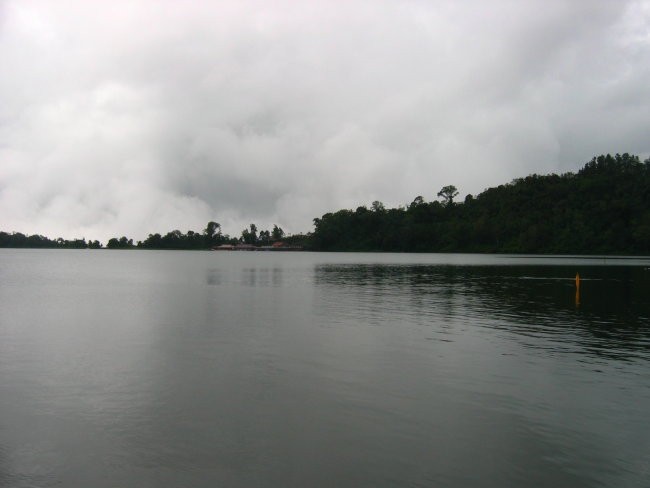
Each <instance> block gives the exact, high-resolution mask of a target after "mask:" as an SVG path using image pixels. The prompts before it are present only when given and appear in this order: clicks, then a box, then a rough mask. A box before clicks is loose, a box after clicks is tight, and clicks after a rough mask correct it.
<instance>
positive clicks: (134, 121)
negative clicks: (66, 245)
mask: <svg viewBox="0 0 650 488" xmlns="http://www.w3.org/2000/svg"><path fill="white" fill-rule="evenodd" d="M648 5H649V2H647V1H641V2H638V1H637V2H635V1H629V2H608V1H597V2H593V1H589V2H563V1H552V2H548V1H541V0H540V1H534V0H531V1H524V2H506V1H503V2H479V1H476V2H436V3H428V2H418V1H411V2H388V1H387V2H365V1H353V2H345V3H337V2H325V1H323V2H312V3H307V2H300V3H298V2H288V1H287V2H281V3H279V4H274V6H273V7H271V6H270V4H268V3H266V2H221V3H218V4H210V3H207V4H206V3H203V2H183V3H182V4H180V3H178V2H172V1H168V2H148V1H141V2H110V3H94V2H93V3H92V4H91V3H90V2H81V1H78V2H77V1H67V2H63V6H61V4H60V3H58V2H57V4H56V5H54V4H51V3H41V2H31V1H9V2H5V3H4V4H3V10H2V17H3V20H2V24H1V27H0V29H1V30H0V66H1V67H2V69H3V72H4V73H7V76H2V77H0V101H1V102H2V103H0V165H1V166H0V208H2V215H1V216H0V228H2V229H3V230H18V231H23V232H42V233H48V234H50V235H52V236H57V235H65V236H67V237H75V236H82V235H83V236H86V237H92V238H101V239H106V238H107V237H109V236H112V235H117V234H127V235H130V236H132V237H134V238H136V239H138V238H143V237H145V236H146V235H147V234H148V233H151V232H164V231H167V230H171V229H175V228H179V229H181V230H187V229H188V228H191V229H195V230H198V229H201V228H202V226H203V225H204V224H205V222H206V221H207V220H209V219H216V220H218V221H219V222H221V223H222V224H223V225H224V227H225V229H224V230H225V231H227V232H229V233H231V234H237V233H238V232H239V231H240V230H241V229H242V228H243V227H244V226H246V225H247V224H248V223H250V222H257V223H258V224H259V225H260V226H261V227H269V226H270V225H272V224H273V223H278V224H280V225H282V226H283V227H284V228H285V229H288V230H291V231H304V230H309V229H310V228H311V220H312V218H314V217H318V216H320V215H321V214H322V213H324V212H326V211H330V210H334V209H338V208H341V207H355V206H357V205H359V204H364V203H365V204H367V203H369V202H371V201H372V200H375V199H379V200H383V201H384V202H386V204H388V205H397V204H403V203H406V202H408V201H410V200H411V199H412V198H413V197H414V196H416V195H424V196H425V197H427V198H429V199H432V198H434V196H435V194H436V193H437V191H438V190H439V188H440V187H441V186H443V185H445V184H451V183H453V184H455V185H456V186H457V187H459V188H460V189H461V191H462V192H463V193H477V192H480V191H481V190H483V189H484V188H486V187H488V186H492V185H495V184H500V183H503V182H506V181H509V180H511V179H512V178H515V177H519V176H523V175H526V174H529V173H531V172H537V173H545V172H549V171H567V170H573V169H576V167H577V166H579V165H580V164H582V163H583V162H585V161H586V160H588V159H589V158H590V157H591V156H592V155H594V154H597V153H601V152H617V151H630V152H635V153H638V154H641V155H642V156H647V155H648V154H650V146H649V144H650V143H649V142H648V140H647V135H646V134H645V129H646V128H647V127H648V121H649V120H648V119H649V118H650V116H649V115H648V114H650V107H649V105H650V95H649V89H648V88H647V87H648V86H650V83H649V82H650V79H649V78H650V76H649V73H650V68H649V67H650V59H649V56H650V49H649V48H650V36H648V31H647V25H648V22H647V21H648V20H650V13H649V12H650V7H648Z"/></svg>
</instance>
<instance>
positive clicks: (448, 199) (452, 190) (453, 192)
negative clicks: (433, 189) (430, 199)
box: [438, 185, 458, 206]
mask: <svg viewBox="0 0 650 488" xmlns="http://www.w3.org/2000/svg"><path fill="white" fill-rule="evenodd" d="M438 196H439V197H441V198H442V200H443V202H442V204H443V205H445V206H447V205H453V203H454V198H456V197H457V196H458V190H457V189H456V187H455V186H454V185H447V186H443V187H442V189H441V190H440V191H439V192H438Z"/></svg>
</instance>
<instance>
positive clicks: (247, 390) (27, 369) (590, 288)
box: [0, 249, 650, 487]
mask: <svg viewBox="0 0 650 488" xmlns="http://www.w3.org/2000/svg"><path fill="white" fill-rule="evenodd" d="M649 267H650V260H647V259H641V258H639V259H611V258H606V259H604V258H590V259H580V258H546V257H544V258H541V257H512V256H485V255H483V256H478V255H409V254H399V255H395V254H319V253H214V252H212V253H211V252H173V251H163V252H155V251H106V250H101V251H88V250H83V251H64V250H56V251H49V250H4V249H3V250H0V486H3V487H4V486H7V487H32V486H39V487H49V486H66V487H85V486H95V487H113V486H133V487H136V486H137V487H142V486H152V487H153V486H156V487H160V486H169V487H177V486H242V487H251V486H296V487H298V486H300V487H304V486H350V487H358V486H368V487H370V486H373V487H383V486H454V487H455V486H476V485H480V486H494V487H503V486H528V487H541V486H579V487H600V486H603V487H606V486H626V487H627V486H639V487H641V486H646V485H647V484H648V480H650V456H649V455H648V453H650V424H648V422H647V412H648V411H650V382H649V381H648V379H649V378H650V300H648V296H650V270H648V268H649ZM576 272H579V273H580V276H581V278H582V281H581V286H580V294H579V296H577V295H576V289H575V284H574V277H575V274H576Z"/></svg>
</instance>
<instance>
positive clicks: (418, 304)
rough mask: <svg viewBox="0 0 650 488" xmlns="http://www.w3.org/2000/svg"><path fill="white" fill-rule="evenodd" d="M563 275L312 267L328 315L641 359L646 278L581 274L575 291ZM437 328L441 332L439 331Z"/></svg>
mask: <svg viewBox="0 0 650 488" xmlns="http://www.w3.org/2000/svg"><path fill="white" fill-rule="evenodd" d="M573 273H574V272H573V270H572V269H571V268H567V267H554V266H546V267H526V266H509V267H499V266H464V267H463V266H426V265H415V266H408V265H407V266H403V265H400V266H392V265H378V264H370V265H329V264H325V265H319V266H317V267H316V269H315V280H314V281H315V283H316V284H317V285H320V286H322V287H326V288H327V290H328V293H327V294H326V296H327V297H328V300H331V302H332V304H333V307H332V310H330V311H328V313H334V314H336V313H337V311H338V312H339V313H346V312H347V311H349V310H350V308H348V307H346V306H341V304H342V303H345V302H353V303H354V307H353V309H354V310H355V313H359V314H361V315H362V316H366V317H368V318H370V320H372V317H375V318H376V319H378V320H380V321H382V320H385V319H386V318H387V317H392V319H393V320H396V319H398V318H402V319H404V318H405V317H409V318H410V319H411V320H415V321H419V322H420V323H424V322H426V321H427V320H429V321H430V322H433V323H435V324H436V325H440V324H444V323H445V321H446V320H452V319H454V318H457V319H460V320H462V321H463V322H465V323H467V324H468V325H470V324H471V325H472V326H474V327H487V328H490V329H501V330H507V331H508V332H509V333H512V334H514V335H519V336H522V337H536V338H544V339H549V340H551V339H552V340H553V342H551V343H549V344H548V345H547V346H546V347H548V348H549V349H551V350H552V349H556V350H558V351H561V350H567V349H570V350H571V351H572V352H579V353H581V354H586V355H593V354H597V355H605V356H610V357H615V358H617V359H620V360H631V359H634V358H639V359H646V360H647V359H648V353H649V351H650V327H649V322H650V319H649V317H650V300H649V299H648V297H649V296H650V273H649V272H647V271H645V270H644V269H643V268H635V267H632V268H627V267H619V268H603V267H591V268H589V267H588V268H584V270H583V276H584V277H583V278H582V279H581V282H580V283H581V285H580V290H578V288H577V287H576V282H575V278H574V274H573ZM443 326H444V325H443Z"/></svg>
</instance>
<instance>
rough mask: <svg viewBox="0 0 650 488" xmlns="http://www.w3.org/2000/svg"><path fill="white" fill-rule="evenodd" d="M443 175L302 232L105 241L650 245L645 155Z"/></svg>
mask: <svg viewBox="0 0 650 488" xmlns="http://www.w3.org/2000/svg"><path fill="white" fill-rule="evenodd" d="M458 194H459V192H458V189H457V188H456V187H455V186H454V185H446V186H444V187H442V189H441V190H440V191H438V192H437V194H436V197H437V199H436V200H434V201H431V202H427V201H426V200H425V198H424V197H423V196H417V197H415V198H414V199H413V201H412V202H410V203H408V204H406V205H402V206H399V207H397V208H390V209H387V208H385V206H384V204H383V203H381V202H380V201H375V202H372V204H371V205H370V207H367V206H365V205H364V206H360V207H358V208H356V209H355V210H351V209H342V210H338V211H336V212H330V213H326V214H325V215H323V216H321V217H320V218H316V219H314V230H313V232H311V233H308V234H298V235H293V236H287V235H285V233H284V231H283V230H282V229H281V228H280V227H278V226H277V225H274V226H273V229H271V230H258V228H257V226H256V225H255V224H250V226H249V227H248V228H246V229H244V230H242V232H241V234H240V236H238V237H230V236H229V235H228V234H223V233H222V232H221V225H220V224H219V223H217V222H214V221H211V222H208V224H207V225H206V228H205V229H203V230H202V231H199V232H195V231H191V230H189V231H187V232H186V233H182V232H181V231H179V230H173V231H171V232H168V233H166V234H164V235H161V234H149V236H148V237H147V238H146V239H144V240H143V241H138V242H135V243H134V242H133V240H132V239H129V238H127V237H126V236H122V237H113V238H111V239H109V240H108V242H107V244H106V247H107V248H109V249H132V248H139V249H197V250H199V249H210V248H212V247H215V246H219V245H221V244H236V243H246V244H252V245H269V244H271V243H273V242H277V241H283V242H285V243H287V244H290V245H300V246H303V247H304V248H305V249H309V250H315V251H392V252H495V253H546V254H567V253H575V254H618V253H620V254H646V255H647V254H650V159H646V160H645V161H644V162H641V161H640V159H639V157H638V156H634V155H630V154H628V153H625V154H622V155H621V154H616V155H614V156H612V155H609V154H607V155H601V156H598V157H594V158H593V159H592V160H590V161H589V162H587V163H586V164H585V165H584V167H583V168H581V169H580V170H579V171H578V172H577V173H572V172H569V173H564V174H561V175H557V174H549V175H543V176H540V175H537V174H533V175H530V176H527V177H525V178H518V179H515V180H513V181H512V182H510V183H507V184H504V185H500V186H497V187H494V188H489V189H487V190H485V191H484V192H482V193H480V194H478V195H476V196H472V195H467V197H465V199H464V201H462V202H456V201H455V199H456V197H457V196H458ZM0 247H50V248H100V247H102V244H101V243H100V242H99V241H86V240H85V239H75V240H72V241H68V240H64V239H61V238H59V239H56V240H50V239H48V238H46V237H43V236H40V235H32V236H26V235H24V234H21V233H12V234H8V233H6V232H0Z"/></svg>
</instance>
